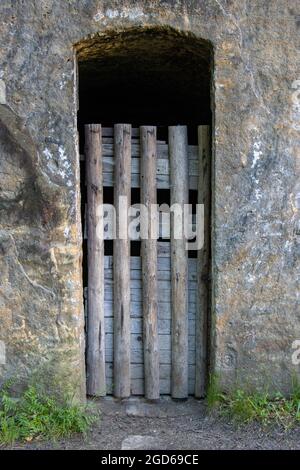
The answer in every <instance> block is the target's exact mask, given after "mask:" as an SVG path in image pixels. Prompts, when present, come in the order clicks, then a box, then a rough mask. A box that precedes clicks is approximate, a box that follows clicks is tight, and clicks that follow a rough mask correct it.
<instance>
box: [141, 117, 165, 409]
mask: <svg viewBox="0 0 300 470" xmlns="http://www.w3.org/2000/svg"><path fill="white" fill-rule="evenodd" d="M140 142H141V150H140V151H141V158H140V160H141V163H140V178H141V179H140V181H141V204H143V205H144V206H145V207H146V209H147V212H148V219H147V221H145V222H146V224H147V227H143V226H141V233H142V240H141V257H142V283H143V288H142V291H143V334H144V368H145V397H146V398H147V399H149V400H158V399H159V371H160V370H159V350H158V331H157V242H156V238H154V237H155V236H156V233H157V227H158V217H155V214H154V215H153V212H152V210H151V207H152V205H154V204H155V205H156V204H157V198H156V167H157V156H156V128H155V127H153V126H141V127H140ZM143 232H144V233H143ZM145 237H146V238H145Z"/></svg>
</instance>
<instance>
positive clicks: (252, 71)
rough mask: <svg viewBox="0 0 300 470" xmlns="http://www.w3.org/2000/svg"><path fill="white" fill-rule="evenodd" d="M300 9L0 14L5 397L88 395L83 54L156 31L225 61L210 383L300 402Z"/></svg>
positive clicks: (216, 103) (0, 369)
mask: <svg viewBox="0 0 300 470" xmlns="http://www.w3.org/2000/svg"><path fill="white" fill-rule="evenodd" d="M296 7H297V2H296V0H290V1H289V2H286V1H284V0H279V1H277V0H270V1H265V2H248V1H247V0H239V1H237V0H220V1H217V0H214V1H213V0H210V1H205V2H204V1H155V2H142V1H134V2H133V1H111V2H108V1H97V0H96V1H89V0H78V1H77V2H73V1H67V2H58V1H52V0H41V1H37V0H30V1H27V2H23V1H21V0H17V1H16V2H11V1H9V0H2V1H1V5H0V17H1V26H0V37H1V44H2V47H1V50H0V122H1V126H0V156H1V158H0V174H1V183H0V229H1V230H0V253H1V258H0V272H1V279H0V380H1V383H2V382H4V381H5V380H7V379H8V378H12V379H15V384H16V385H15V389H16V391H18V390H19V388H20V387H22V386H23V385H24V384H26V383H28V381H30V380H36V379H37V378H38V380H39V382H40V383H44V384H45V385H46V386H47V387H48V389H50V390H53V391H56V392H57V391H60V390H61V391H70V390H71V391H72V393H73V394H74V395H75V396H76V397H78V398H83V397H84V396H85V366H84V318H83V302H82V275H81V258H82V249H81V246H82V243H81V221H80V184H79V151H78V138H77V127H76V126H77V123H76V112H77V83H76V50H77V49H80V47H81V45H82V44H83V42H84V41H85V40H87V39H88V38H90V37H91V36H92V35H97V34H100V35H101V34H108V33H109V32H110V31H114V30H119V31H120V30H124V29H126V28H141V30H142V29H143V28H144V27H149V26H150V27H152V28H158V29H159V28H161V27H170V28H174V29H175V30H179V31H184V32H189V33H192V34H194V35H195V37H197V38H202V39H204V40H206V41H209V42H210V43H211V44H212V47H213V52H214V64H213V80H212V95H213V110H212V111H213V208H212V226H213V227H212V228H213V230H212V240H213V241H212V256H213V260H212V278H213V282H212V305H211V359H212V368H213V370H215V371H217V372H218V373H219V374H220V377H221V379H222V383H223V386H224V387H230V386H232V385H233V384H234V383H235V382H236V381H239V382H240V383H242V384H243V385H244V386H247V387H259V386H264V385H266V384H268V385H270V387H271V388H272V389H273V390H275V389H276V390H278V389H281V390H283V391H285V392H287V391H288V390H289V388H290V380H291V376H292V375H293V374H298V376H299V371H300V369H299V365H296V364H293V361H292V353H293V348H292V344H293V342H294V341H295V340H297V339H300V311H299V303H297V293H299V284H298V278H297V275H298V274H297V249H298V255H299V245H297V243H299V230H300V229H299V219H298V214H297V210H298V206H299V185H300V183H299V167H300V163H299V158H300V155H299V148H300V146H299V130H300V95H299V93H300V92H299V90H300V77H299V75H297V73H299V72H298V71H297V48H298V46H299V44H297V41H298V38H299V17H297V15H296V9H297V8H296ZM93 37H94V38H96V37H97V36H93ZM297 194H298V205H297ZM294 362H295V361H294Z"/></svg>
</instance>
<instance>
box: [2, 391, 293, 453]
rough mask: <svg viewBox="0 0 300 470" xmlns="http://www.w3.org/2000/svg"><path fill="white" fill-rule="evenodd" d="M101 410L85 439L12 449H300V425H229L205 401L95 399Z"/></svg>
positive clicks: (95, 403) (14, 447)
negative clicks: (294, 426)
mask: <svg viewBox="0 0 300 470" xmlns="http://www.w3.org/2000/svg"><path fill="white" fill-rule="evenodd" d="M93 406H94V407H95V409H96V410H97V412H99V413H100V414H101V416H100V419H99V422H97V423H96V424H95V425H94V426H93V429H92V430H91V431H90V432H89V435H88V436H87V437H86V439H84V438H82V437H78V436H76V437H74V438H72V439H66V440H61V441H60V442H57V443H54V442H39V441H36V442H32V443H26V444H15V445H14V446H12V447H10V449H11V448H13V449H98V450H99V449H101V450H105V449H109V450H115V449H123V450H126V449H128V450H129V449H132V450H135V449H146V450H150V449H154V450H157V449H160V450H183V449H190V450H191V449H192V450H200V449H300V427H299V428H297V429H293V430H291V431H288V432H286V431H284V430H283V429H281V428H280V427H272V428H263V427H261V426H259V425H247V426H245V425H244V426H240V427H238V426H237V425H233V424H232V423H229V422H227V421H226V420H224V419H221V418H220V417H218V416H216V415H212V414H211V413H208V412H207V409H206V406H205V403H204V402H203V401H196V400H193V399H189V400H188V401H187V402H184V403H183V402H174V401H172V400H170V399H163V400H162V401H161V403H160V404H149V403H146V402H145V401H143V400H141V399H140V400H138V399H130V400H126V401H123V402H122V403H120V402H117V401H115V400H113V399H112V398H106V399H102V400H99V401H95V402H93Z"/></svg>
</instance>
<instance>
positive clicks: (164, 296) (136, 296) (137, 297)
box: [104, 286, 197, 303]
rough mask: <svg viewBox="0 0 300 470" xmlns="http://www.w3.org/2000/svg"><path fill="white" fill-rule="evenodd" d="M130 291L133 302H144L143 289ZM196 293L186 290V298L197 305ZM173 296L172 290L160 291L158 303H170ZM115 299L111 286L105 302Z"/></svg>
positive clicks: (106, 289)
mask: <svg viewBox="0 0 300 470" xmlns="http://www.w3.org/2000/svg"><path fill="white" fill-rule="evenodd" d="M114 287H115V286H114ZM128 290H129V294H130V300H131V301H132V302H142V300H143V295H142V289H141V288H138V289H135V288H132V289H128ZM196 292H197V291H196V290H194V289H191V290H189V291H188V289H187V290H186V297H189V299H190V301H191V302H192V303H196V298H197V294H196ZM171 296H172V290H171V289H170V288H168V289H159V290H158V293H157V299H158V302H160V303H169V302H171ZM114 299H115V293H114V290H113V288H111V287H109V286H108V287H106V288H105V292H104V300H105V301H107V300H114Z"/></svg>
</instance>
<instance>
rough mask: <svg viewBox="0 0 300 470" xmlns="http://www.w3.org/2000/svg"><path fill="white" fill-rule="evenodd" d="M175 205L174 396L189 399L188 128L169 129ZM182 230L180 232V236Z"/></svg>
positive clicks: (173, 228) (172, 193) (173, 297)
mask: <svg viewBox="0 0 300 470" xmlns="http://www.w3.org/2000/svg"><path fill="white" fill-rule="evenodd" d="M169 155H170V178H171V183H172V184H171V205H173V204H177V205H178V207H179V209H180V211H179V212H174V213H173V214H172V217H171V285H172V397H173V398H186V397H187V396H188V346H189V345H188V256H187V255H188V253H187V250H186V240H185V237H184V217H183V214H184V205H185V204H188V196H189V194H188V191H189V189H188V153H187V128H186V126H171V127H169ZM178 229H179V233H178Z"/></svg>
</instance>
